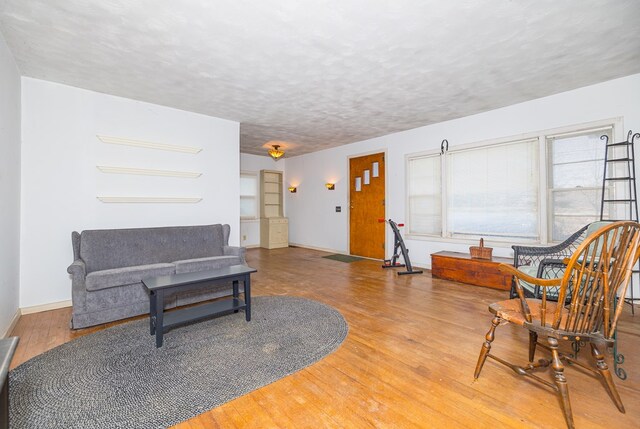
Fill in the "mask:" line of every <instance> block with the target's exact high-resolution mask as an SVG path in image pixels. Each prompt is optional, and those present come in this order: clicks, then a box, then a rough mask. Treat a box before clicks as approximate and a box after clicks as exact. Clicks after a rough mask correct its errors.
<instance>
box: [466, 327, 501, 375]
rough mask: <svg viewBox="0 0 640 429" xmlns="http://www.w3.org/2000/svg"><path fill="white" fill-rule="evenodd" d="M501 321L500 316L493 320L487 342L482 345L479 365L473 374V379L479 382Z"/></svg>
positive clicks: (486, 337)
mask: <svg viewBox="0 0 640 429" xmlns="http://www.w3.org/2000/svg"><path fill="white" fill-rule="evenodd" d="M500 320H502V319H501V318H499V317H498V316H496V317H494V318H493V319H492V320H491V327H490V328H489V332H487V335H485V339H486V341H485V342H484V343H483V344H482V348H481V349H480V356H478V363H477V364H476V371H475V372H474V373H473V378H474V379H475V380H477V379H478V377H480V371H482V366H483V365H484V362H485V361H486V360H487V355H488V354H489V351H490V350H491V343H492V342H493V340H494V338H495V332H496V328H497V327H498V325H499V324H500Z"/></svg>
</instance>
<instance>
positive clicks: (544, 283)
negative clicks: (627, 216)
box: [474, 221, 640, 428]
mask: <svg viewBox="0 0 640 429" xmlns="http://www.w3.org/2000/svg"><path fill="white" fill-rule="evenodd" d="M639 256H640V224H638V223H637V222H631V221H623V222H615V223H612V224H609V225H607V226H605V227H602V228H600V229H599V230H598V231H596V232H595V233H594V234H593V235H591V236H589V237H587V238H586V239H585V240H584V242H583V243H582V244H581V245H580V246H579V247H578V248H577V249H576V251H575V252H574V254H573V255H572V256H571V257H570V258H566V259H565V260H564V262H565V264H566V269H565V272H564V276H563V277H562V278H557V279H539V278H535V277H532V276H529V275H527V274H525V273H523V272H522V271H518V270H516V269H515V268H513V267H512V266H509V265H504V264H503V265H501V266H500V269H501V270H502V271H504V272H508V273H510V274H513V276H514V281H515V283H516V291H517V295H518V297H517V298H513V299H509V300H505V301H500V302H496V303H493V304H491V305H490V306H489V311H490V312H491V313H493V314H494V315H495V316H494V318H493V320H492V321H491V327H490V328H489V331H488V332H487V334H486V337H485V338H486V341H485V342H484V344H483V345H482V348H481V350H480V356H479V357H478V363H477V365H476V369H475V373H474V378H475V379H477V378H478V377H479V376H480V371H482V367H483V365H484V363H485V361H486V359H487V358H488V357H490V358H492V359H494V360H495V361H497V362H499V363H501V364H503V365H506V366H507V367H509V368H511V369H512V370H513V371H514V372H516V373H517V374H519V375H523V376H526V377H528V378H529V379H532V380H535V381H538V382H540V383H542V384H544V385H546V386H547V387H550V388H551V389H553V390H554V391H555V392H556V394H557V395H558V398H559V400H560V405H561V407H562V410H563V412H564V417H565V420H566V423H567V426H568V427H569V428H574V427H575V426H574V423H573V414H572V412H571V402H570V401H569V389H568V387H567V379H566V377H565V375H564V363H566V362H570V363H572V364H576V365H578V366H580V367H582V368H584V369H587V370H589V371H591V372H592V373H593V374H595V375H596V376H597V377H600V378H601V379H602V381H603V382H604V385H605V387H606V389H607V391H608V393H609V396H611V399H612V400H613V402H614V403H615V405H616V406H617V407H618V409H619V410H620V412H622V413H624V412H625V409H624V405H623V404H622V400H621V399H620V395H619V394H618V391H617V389H616V386H615V384H614V383H613V378H612V376H611V372H610V371H609V367H608V365H607V363H606V362H605V360H604V354H603V352H604V351H605V350H606V348H607V347H613V345H614V341H615V340H614V334H615V331H616V327H617V323H618V318H619V317H620V314H621V313H622V309H623V306H624V300H623V299H622V298H620V299H618V297H623V296H624V295H625V293H626V290H627V286H628V285H629V280H630V278H631V273H632V268H633V266H634V264H635V263H636V261H637V260H638V257H639ZM521 280H523V281H526V282H528V283H530V284H535V285H537V286H539V287H540V288H541V289H542V290H543V291H544V292H543V293H542V295H541V299H531V298H526V297H525V293H524V291H523V288H522V286H521V285H520V281H521ZM557 287H559V289H556V290H557V291H558V292H557V293H558V295H557V297H556V300H555V302H554V301H550V300H547V296H546V290H547V289H550V288H557ZM568 294H570V296H569V295H568ZM565 303H568V304H565ZM503 323H515V324H517V325H519V326H522V327H523V328H526V329H527V330H528V331H529V364H527V365H525V366H518V365H514V364H512V363H509V362H507V361H505V360H504V359H502V358H499V357H497V356H495V355H493V354H491V353H490V351H491V343H492V342H493V340H494V338H495V330H496V328H497V327H498V325H500V324H503ZM539 338H540V340H539ZM541 340H544V342H542V341H541ZM560 341H570V342H571V341H584V342H588V343H589V344H590V346H591V355H592V356H593V359H594V360H595V368H593V367H592V366H590V365H587V364H586V363H583V362H581V361H578V360H577V359H576V358H574V357H572V356H570V355H565V354H563V353H561V352H560V351H559V350H558V344H559V342H560ZM536 346H540V347H541V348H544V349H546V350H547V351H549V352H551V359H550V360H548V359H540V360H538V361H537V362H535V363H534V362H533V361H534V355H535V352H536ZM549 366H551V368H552V369H553V373H554V382H553V383H552V382H549V381H547V380H545V379H543V378H540V377H539V376H537V375H536V374H534V373H533V372H534V371H535V370H536V369H539V368H546V367H549Z"/></svg>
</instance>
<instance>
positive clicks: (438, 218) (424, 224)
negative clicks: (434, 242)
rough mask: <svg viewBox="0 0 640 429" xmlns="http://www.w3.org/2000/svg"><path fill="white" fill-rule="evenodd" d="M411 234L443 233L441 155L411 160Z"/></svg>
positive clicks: (409, 191) (409, 190) (409, 186)
mask: <svg viewBox="0 0 640 429" xmlns="http://www.w3.org/2000/svg"><path fill="white" fill-rule="evenodd" d="M408 171H409V182H408V196H409V217H410V219H409V222H408V224H409V226H410V229H409V233H410V234H411V233H413V234H430V235H440V234H441V233H442V215H441V213H442V210H441V204H440V203H441V199H442V197H441V186H440V155H430V156H424V157H419V158H412V159H409V169H408Z"/></svg>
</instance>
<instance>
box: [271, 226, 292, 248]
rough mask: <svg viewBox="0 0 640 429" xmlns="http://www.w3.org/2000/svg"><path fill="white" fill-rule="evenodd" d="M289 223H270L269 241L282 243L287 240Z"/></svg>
mask: <svg viewBox="0 0 640 429" xmlns="http://www.w3.org/2000/svg"><path fill="white" fill-rule="evenodd" d="M288 232H289V225H288V224H286V223H272V224H271V243H273V244H283V243H287V241H288V240H289V234H288Z"/></svg>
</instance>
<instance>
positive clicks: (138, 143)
mask: <svg viewBox="0 0 640 429" xmlns="http://www.w3.org/2000/svg"><path fill="white" fill-rule="evenodd" d="M96 137H98V139H100V141H102V142H103V143H109V144H119V145H124V146H134V147H142V148H146V149H159V150H169V151H172V152H183V153H199V152H200V151H202V148H201V147H193V146H178V145H171V144H164V143H153V142H146V141H142V140H133V139H126V138H122V137H110V136H102V135H99V134H98V135H96Z"/></svg>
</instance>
